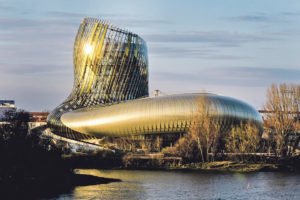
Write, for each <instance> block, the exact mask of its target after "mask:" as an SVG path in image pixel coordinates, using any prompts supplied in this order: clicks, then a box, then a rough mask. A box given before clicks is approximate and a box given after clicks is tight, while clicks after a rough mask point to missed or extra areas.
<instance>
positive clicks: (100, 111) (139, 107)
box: [48, 18, 262, 139]
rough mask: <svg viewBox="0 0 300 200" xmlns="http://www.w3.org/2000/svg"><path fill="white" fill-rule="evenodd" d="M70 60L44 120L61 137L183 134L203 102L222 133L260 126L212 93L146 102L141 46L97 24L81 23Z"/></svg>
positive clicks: (242, 107)
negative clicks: (57, 100)
mask: <svg viewBox="0 0 300 200" xmlns="http://www.w3.org/2000/svg"><path fill="white" fill-rule="evenodd" d="M73 60H74V76H75V78H74V85H73V90H72V92H71V94H70V95H69V97H68V98H67V99H66V100H65V101H64V102H63V103H62V104H61V105H59V106H58V107H57V108H55V109H54V110H53V111H52V112H51V113H50V115H49V116H48V124H49V126H50V127H51V129H52V131H53V132H54V133H56V134H59V135H62V136H64V137H68V138H72V139H90V138H94V137H100V136H130V135H143V134H162V133H182V132H185V131H187V130H188V128H189V127H190V126H191V124H192V120H193V113H195V112H196V111H197V105H198V104H199V103H198V102H200V101H201V99H203V98H205V99H207V101H205V102H206V104H207V105H206V106H207V107H208V108H209V110H210V113H211V115H212V116H213V119H214V120H216V122H217V123H219V124H220V125H221V126H222V128H224V129H228V128H230V127H231V126H233V125H236V124H240V123H241V122H245V121H252V122H254V123H255V124H256V125H257V126H258V127H259V128H261V127H262V121H261V117H260V115H259V113H258V112H257V111H256V110H255V109H254V108H252V107H251V106H249V105H248V104H246V103H244V102H241V101H239V100H236V99H233V98H229V97H224V96H218V95H213V94H180V95H168V96H160V97H148V58H147V47H146V43H145V41H144V40H143V39H142V38H140V37H139V36H138V35H136V34H133V33H131V32H128V31H124V30H121V29H119V28H116V27H114V26H111V25H109V24H107V23H105V22H102V21H100V20H98V19H92V18H86V19H84V20H83V22H82V23H81V25H80V27H79V30H78V33H77V36H76V40H75V44H74V56H73Z"/></svg>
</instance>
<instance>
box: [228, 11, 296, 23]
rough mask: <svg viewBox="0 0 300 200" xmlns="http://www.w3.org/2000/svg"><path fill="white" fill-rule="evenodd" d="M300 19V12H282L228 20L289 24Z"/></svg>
mask: <svg viewBox="0 0 300 200" xmlns="http://www.w3.org/2000/svg"><path fill="white" fill-rule="evenodd" d="M296 17H300V12H290V11H282V12H277V13H263V12H258V13H252V14H247V15H240V16H234V17H229V18H226V19H227V20H231V21H241V22H258V23H287V22H291V21H293V20H294V18H296Z"/></svg>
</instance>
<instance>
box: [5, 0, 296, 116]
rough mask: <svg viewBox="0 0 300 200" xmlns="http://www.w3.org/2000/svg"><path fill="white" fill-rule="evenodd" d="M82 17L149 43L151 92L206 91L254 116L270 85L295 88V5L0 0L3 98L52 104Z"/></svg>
mask: <svg viewBox="0 0 300 200" xmlns="http://www.w3.org/2000/svg"><path fill="white" fill-rule="evenodd" d="M84 17H96V18H99V19H103V20H106V21H107V22H110V23H111V24H113V25H115V26H118V27H120V28H123V29H127V30H129V31H132V32H134V33H137V34H138V35H140V36H141V37H142V38H144V39H145V40H146V42H147V46H148V58H149V88H150V94H152V91H153V90H155V89H159V90H160V91H162V92H163V93H164V94H177V93H190V92H202V91H206V92H211V93H216V94H220V95H225V96H231V97H234V98H238V99H241V100H243V101H245V102H247V103H249V104H251V105H252V106H253V107H255V108H256V109H261V108H262V107H263V104H264V102H265V99H266V97H265V96H266V95H265V94H266V89H267V88H268V87H269V86H270V85H271V84H272V83H276V84H279V83H284V82H285V83H295V84H300V55H299V54H300V26H299V24H300V1H299V0H243V1H241V0H226V1H225V0H209V1H208V0H184V1H182V0H110V1H108V0H85V1H82V0H51V1H50V0H49V1H45V0H26V1H22V0H0V99H13V100H15V101H16V105H17V107H18V108H22V109H26V110H29V111H44V110H52V109H53V108H54V107H56V106H57V105H59V104H60V103H61V102H62V101H63V100H64V99H65V98H66V97H67V96H68V95H69V93H70V92H71V90H72V85H73V61H72V55H73V44H74V39H75V36H76V33H77V29H78V27H79V25H80V23H81V21H82V19H83V18H84Z"/></svg>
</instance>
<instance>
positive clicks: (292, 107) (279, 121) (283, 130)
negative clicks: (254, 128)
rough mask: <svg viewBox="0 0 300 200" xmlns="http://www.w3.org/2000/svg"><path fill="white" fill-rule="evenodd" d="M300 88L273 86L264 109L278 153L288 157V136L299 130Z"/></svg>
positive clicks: (268, 93)
mask: <svg viewBox="0 0 300 200" xmlns="http://www.w3.org/2000/svg"><path fill="white" fill-rule="evenodd" d="M299 103H300V86H299V85H292V84H290V85H288V84H280V85H275V84H273V85H272V86H271V87H270V88H269V89H268V90H267V101H266V104H265V106H264V109H265V110H267V111H268V113H267V114H266V116H265V120H266V121H267V123H266V124H268V125H269V127H267V128H269V129H272V130H273V132H274V140H275V143H276V149H275V151H276V153H277V154H281V155H283V156H285V155H287V153H288V152H287V149H286V147H287V142H288V141H287V139H288V134H289V133H292V132H295V131H296V130H297V129H298V128H299V108H300V106H299Z"/></svg>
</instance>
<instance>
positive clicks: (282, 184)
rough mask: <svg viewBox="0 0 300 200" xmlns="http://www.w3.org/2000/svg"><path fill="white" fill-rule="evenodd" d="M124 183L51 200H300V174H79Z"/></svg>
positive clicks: (77, 190) (88, 188) (83, 189)
mask: <svg viewBox="0 0 300 200" xmlns="http://www.w3.org/2000/svg"><path fill="white" fill-rule="evenodd" d="M79 172H80V173H83V174H90V175H96V176H100V177H107V178H119V179H121V180H122V182H114V183H109V184H102V185H93V186H79V187H76V188H75V189H74V190H72V191H71V192H70V193H67V194H61V195H58V196H57V197H56V198H52V199H59V200H63V199H64V200H65V199H67V200H68V199H103V200H125V199H128V200H136V199H142V200H144V199H149V200H150V199H151V200H155V199H161V200H164V199H166V200H167V199H172V200H179V199H180V200H181V199H182V200H183V199H270V200H271V199H272V200H273V199H292V200H293V199H297V200H298V199H300V179H299V178H300V174H293V173H280V172H257V173H247V174H240V173H225V174H224V173H223V174H221V173H204V172H182V171H181V172H180V171H176V172H174V171H138V170H132V171H130V170H96V169H95V170H79Z"/></svg>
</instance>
